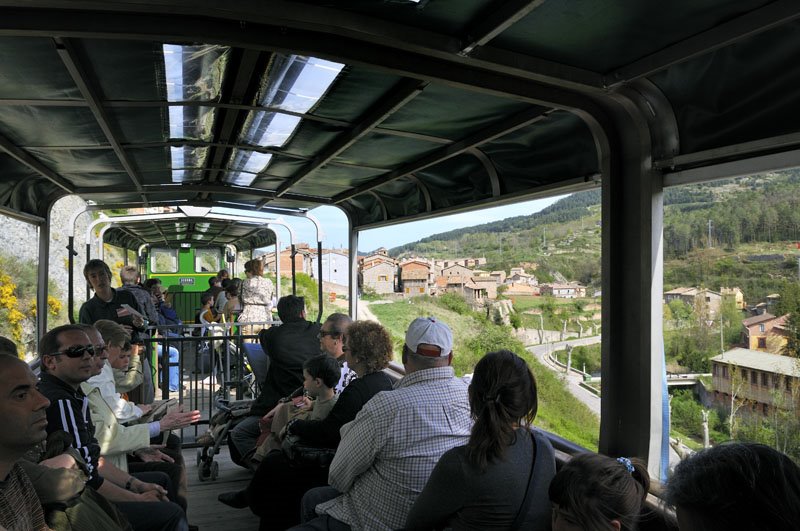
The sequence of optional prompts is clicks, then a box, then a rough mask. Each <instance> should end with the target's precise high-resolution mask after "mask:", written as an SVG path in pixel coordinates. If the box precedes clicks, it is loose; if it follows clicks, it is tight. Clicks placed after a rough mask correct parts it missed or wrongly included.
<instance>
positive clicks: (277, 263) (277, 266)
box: [267, 224, 281, 300]
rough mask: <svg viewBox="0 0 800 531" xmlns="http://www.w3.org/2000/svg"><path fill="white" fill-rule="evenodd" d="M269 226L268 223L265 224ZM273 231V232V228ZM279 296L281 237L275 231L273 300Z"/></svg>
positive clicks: (278, 298)
mask: <svg viewBox="0 0 800 531" xmlns="http://www.w3.org/2000/svg"><path fill="white" fill-rule="evenodd" d="M267 226H269V224H267ZM273 232H275V231H274V230H273ZM280 298H281V239H280V238H279V237H278V233H277V232H275V300H280Z"/></svg>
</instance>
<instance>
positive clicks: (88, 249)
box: [86, 238, 92, 301]
mask: <svg viewBox="0 0 800 531" xmlns="http://www.w3.org/2000/svg"><path fill="white" fill-rule="evenodd" d="M91 258H92V244H91V243H90V241H89V238H86V263H87V264H88V263H89V260H91ZM90 286H91V285H90V284H89V281H88V280H87V281H86V300H87V301H88V300H89V297H90V295H91V293H90V292H89V288H90Z"/></svg>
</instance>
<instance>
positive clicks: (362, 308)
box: [358, 299, 381, 323]
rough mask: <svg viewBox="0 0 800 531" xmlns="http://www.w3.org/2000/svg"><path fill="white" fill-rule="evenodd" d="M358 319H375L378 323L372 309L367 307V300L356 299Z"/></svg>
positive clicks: (378, 320) (378, 321)
mask: <svg viewBox="0 0 800 531" xmlns="http://www.w3.org/2000/svg"><path fill="white" fill-rule="evenodd" d="M358 320H359V321H375V322H377V323H380V322H381V321H380V319H378V318H377V317H376V316H375V314H374V313H372V310H370V309H369V301H365V300H361V299H358Z"/></svg>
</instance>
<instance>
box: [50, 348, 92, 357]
mask: <svg viewBox="0 0 800 531" xmlns="http://www.w3.org/2000/svg"><path fill="white" fill-rule="evenodd" d="M86 353H88V354H89V355H90V356H94V355H95V350H94V345H75V346H74V347H69V348H68V349H65V350H59V351H58V352H54V353H52V354H50V355H51V356H59V355H61V354H63V355H65V356H66V357H68V358H82V357H83V355H84V354H86Z"/></svg>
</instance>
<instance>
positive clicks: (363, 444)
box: [262, 317, 472, 531]
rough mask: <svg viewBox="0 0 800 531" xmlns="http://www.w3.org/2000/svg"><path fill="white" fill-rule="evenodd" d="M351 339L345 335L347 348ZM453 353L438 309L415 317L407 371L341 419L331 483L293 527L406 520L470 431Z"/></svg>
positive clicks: (376, 527) (386, 525)
mask: <svg viewBox="0 0 800 531" xmlns="http://www.w3.org/2000/svg"><path fill="white" fill-rule="evenodd" d="M358 325H359V323H355V324H353V325H352V326H351V327H350V329H349V331H348V336H345V337H346V338H349V335H350V334H352V330H353V329H354V328H355V327H357V326H358ZM349 347H350V343H349V339H347V340H346V341H345V349H348V348H349ZM345 352H347V350H345ZM452 361H453V333H452V332H451V331H450V327H448V326H447V325H446V324H444V323H443V322H441V321H439V320H438V319H434V318H433V317H428V318H422V317H420V318H418V319H415V320H414V321H412V322H411V324H410V325H409V327H408V331H407V332H406V338H405V345H404V346H403V366H404V367H405V370H406V375H405V376H404V377H403V378H402V379H401V380H400V381H398V382H397V383H396V384H395V385H394V390H393V391H391V392H390V393H378V394H376V395H375V396H374V397H372V398H371V399H370V400H369V402H367V403H366V404H365V405H364V407H363V408H362V409H361V411H359V413H358V415H356V418H355V419H354V420H353V422H349V423H347V424H345V425H344V426H342V429H341V436H342V440H341V442H340V443H339V447H338V448H337V450H336V456H335V457H334V458H333V462H332V463H331V466H330V472H329V474H328V482H329V485H330V486H329V487H321V488H315V489H311V490H309V491H308V492H306V493H305V495H304V496H303V501H302V506H301V516H302V520H303V522H304V524H302V525H300V526H297V527H295V528H292V529H297V530H312V529H328V528H332V529H356V530H361V529H368V530H370V531H382V530H391V529H399V528H401V527H402V526H403V524H404V523H405V521H406V518H407V517H408V513H409V511H410V510H411V507H412V506H413V505H414V501H416V499H417V496H418V495H419V493H420V492H421V491H422V489H423V488H424V487H425V483H426V482H427V480H428V478H429V477H430V474H431V472H433V468H434V466H435V465H436V463H437V462H438V461H439V459H440V458H441V457H442V455H443V454H444V453H445V452H447V451H448V450H450V449H451V448H455V447H456V446H460V445H463V444H464V443H466V442H467V440H468V438H469V436H470V428H471V426H472V419H471V416H470V408H469V400H468V396H467V385H466V384H465V383H464V382H463V380H461V379H460V378H456V377H455V372H454V371H453V367H452V366H451V363H452ZM348 363H350V358H349V357H348ZM359 380H360V378H359ZM359 380H356V381H355V382H354V383H352V384H350V385H349V386H348V387H347V389H350V388H351V387H352V386H353V385H355V383H357V382H358V381H359ZM341 400H342V399H340V400H339V401H340V402H341ZM289 432H290V433H292V432H293V430H292V427H291V426H290V429H289ZM315 511H316V512H315ZM316 515H319V516H316ZM315 516H316V517H315ZM263 520H264V519H263V518H262V523H263ZM326 525H327V526H329V527H327V528H326V527H324V526H326Z"/></svg>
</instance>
